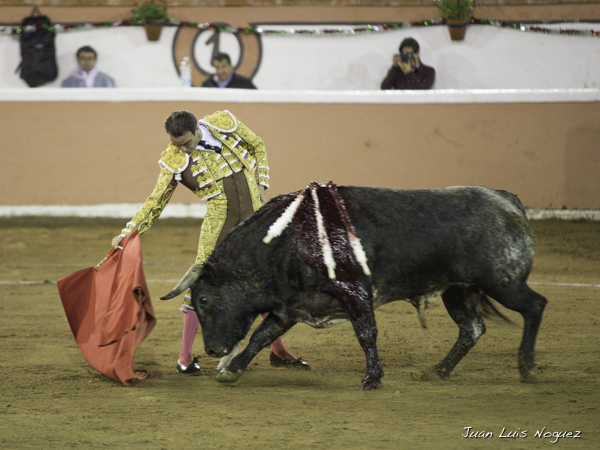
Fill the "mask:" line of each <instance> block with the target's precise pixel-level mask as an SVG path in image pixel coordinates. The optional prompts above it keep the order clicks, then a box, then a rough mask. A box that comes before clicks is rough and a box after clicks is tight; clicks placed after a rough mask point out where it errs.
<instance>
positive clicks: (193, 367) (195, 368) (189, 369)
mask: <svg viewBox="0 0 600 450" xmlns="http://www.w3.org/2000/svg"><path fill="white" fill-rule="evenodd" d="M177 372H179V373H183V374H185V375H200V373H201V372H202V369H201V368H200V364H198V358H194V360H193V361H192V362H191V364H188V365H185V364H181V363H180V362H179V361H177Z"/></svg>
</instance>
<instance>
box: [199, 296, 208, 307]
mask: <svg viewBox="0 0 600 450" xmlns="http://www.w3.org/2000/svg"><path fill="white" fill-rule="evenodd" d="M207 303H208V299H207V298H206V297H200V306H206V304H207Z"/></svg>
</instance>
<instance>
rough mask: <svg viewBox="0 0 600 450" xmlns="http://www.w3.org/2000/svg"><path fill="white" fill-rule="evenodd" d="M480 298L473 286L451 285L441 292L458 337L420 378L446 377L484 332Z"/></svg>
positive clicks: (477, 290)
mask: <svg viewBox="0 0 600 450" xmlns="http://www.w3.org/2000/svg"><path fill="white" fill-rule="evenodd" d="M480 298H481V293H480V291H479V289H477V288H475V287H469V288H463V287H459V286H452V287H450V288H448V289H447V290H446V291H445V292H444V293H443V294H442V300H443V301H444V306H445V307H446V310H447V311H448V314H450V317H452V320H454V322H455V323H456V325H458V339H457V340H456V342H455V344H454V346H453V347H452V349H450V352H449V353H448V354H447V355H446V357H445V358H444V359H443V360H442V361H440V362H439V363H438V364H436V365H435V366H433V367H432V368H431V369H430V371H427V372H425V373H424V374H423V375H422V377H421V379H424V380H429V379H431V378H432V375H433V376H437V377H439V378H441V379H443V380H446V379H448V377H449V376H450V373H451V372H452V370H454V368H455V367H456V365H457V364H458V363H459V362H460V360H461V359H463V358H464V356H465V355H466V354H467V353H468V352H469V350H471V349H472V348H473V346H474V345H475V343H476V342H477V340H478V339H479V337H480V336H481V335H482V334H483V333H485V322H484V321H483V318H482V317H481V314H480V313H479V301H480Z"/></svg>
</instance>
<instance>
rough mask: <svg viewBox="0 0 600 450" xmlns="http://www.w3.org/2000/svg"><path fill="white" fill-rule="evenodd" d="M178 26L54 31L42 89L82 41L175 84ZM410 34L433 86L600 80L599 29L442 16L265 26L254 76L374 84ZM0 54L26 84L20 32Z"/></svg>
mask: <svg viewBox="0 0 600 450" xmlns="http://www.w3.org/2000/svg"><path fill="white" fill-rule="evenodd" d="M269 27H270V28H274V27H273V26H269ZM291 27H293V28H295V29H298V28H301V27H304V28H308V26H301V25H298V24H295V25H293V26H287V27H283V26H281V27H279V28H282V29H289V28H291ZM548 27H553V28H559V27H560V28H563V29H574V28H580V29H584V30H591V29H596V30H599V29H600V25H598V24H585V23H579V24H567V23H565V24H560V25H553V26H548ZM264 28H266V26H264ZM313 28H314V27H313ZM320 28H332V27H320ZM175 32H176V29H175V28H174V27H167V28H165V29H164V30H163V33H162V36H161V38H160V40H159V41H158V42H148V41H147V39H146V35H145V32H144V30H143V29H142V28H141V27H112V28H92V29H89V30H84V31H68V32H60V33H58V34H57V35H56V47H57V62H58V65H59V71H60V73H59V77H58V79H57V80H56V81H54V82H53V83H50V84H47V85H45V86H43V87H41V88H38V89H44V88H46V87H59V86H60V81H61V80H62V79H63V78H65V77H66V76H68V75H69V73H70V72H71V71H72V70H73V69H75V68H76V61H75V57H74V54H75V52H76V50H77V48H79V47H80V46H82V45H85V44H88V45H91V46H92V47H94V48H95V49H96V50H97V51H98V53H99V60H98V64H97V67H98V69H99V70H101V71H104V72H107V73H109V74H111V75H112V76H113V77H114V78H115V79H116V81H117V85H118V86H119V87H175V86H179V80H178V77H177V70H176V67H175V65H174V62H173V58H172V47H173V40H174V36H175ZM407 36H412V37H414V38H416V39H417V40H418V41H419V43H420V44H421V58H422V60H423V61H424V62H425V63H426V64H428V65H432V66H434V67H435V68H436V71H437V80H436V84H435V86H434V87H435V88H437V89H554V88H561V89H579V88H599V87H600V37H593V36H574V35H573V36H569V35H558V34H545V33H538V32H523V31H519V30H513V29H505V28H500V27H495V26H489V25H472V26H470V27H469V29H468V31H467V35H466V38H465V41H463V42H452V41H451V40H450V38H449V35H448V30H447V29H446V27H445V26H430V27H415V28H410V29H402V30H397V31H386V32H374V33H358V34H356V35H319V36H315V35H296V36H290V35H286V36H278V35H263V36H262V46H263V55H262V61H261V65H260V68H259V71H258V73H257V74H256V76H255V77H254V82H255V84H256V85H257V86H258V88H259V89H262V90H267V89H268V90H355V89H363V90H364V89H366V90H377V89H379V84H380V82H381V80H382V79H383V77H384V76H385V74H386V72H387V70H388V68H389V66H390V64H391V58H392V54H393V53H394V52H396V51H397V49H398V45H399V43H400V41H401V40H402V39H403V38H405V37H407ZM221 49H222V50H223V51H226V52H229V53H231V54H232V55H233V56H234V57H237V55H238V54H239V51H238V50H237V48H235V43H234V40H233V39H227V38H224V39H222V41H221ZM194 52H195V56H196V58H198V59H199V60H200V61H204V65H206V64H207V61H208V58H209V47H207V46H205V45H204V44H203V43H202V42H200V43H199V44H198V45H197V46H196V47H195V49H194ZM0 55H1V60H2V64H1V66H0V88H23V87H27V85H26V84H25V83H24V82H23V81H22V80H21V79H20V78H19V77H18V75H16V74H15V73H14V71H15V68H16V67H17V65H18V64H19V61H20V55H19V41H18V39H17V38H16V37H15V36H9V35H0ZM234 63H235V61H234ZM0 100H1V99H0Z"/></svg>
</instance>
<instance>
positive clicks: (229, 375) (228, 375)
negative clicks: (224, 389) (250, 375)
mask: <svg viewBox="0 0 600 450" xmlns="http://www.w3.org/2000/svg"><path fill="white" fill-rule="evenodd" d="M242 373H244V371H243V370H238V371H237V372H230V371H229V370H227V369H223V370H221V371H220V372H219V373H218V374H217V381H218V382H219V383H235V382H236V381H237V380H239V378H240V377H241V376H242Z"/></svg>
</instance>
